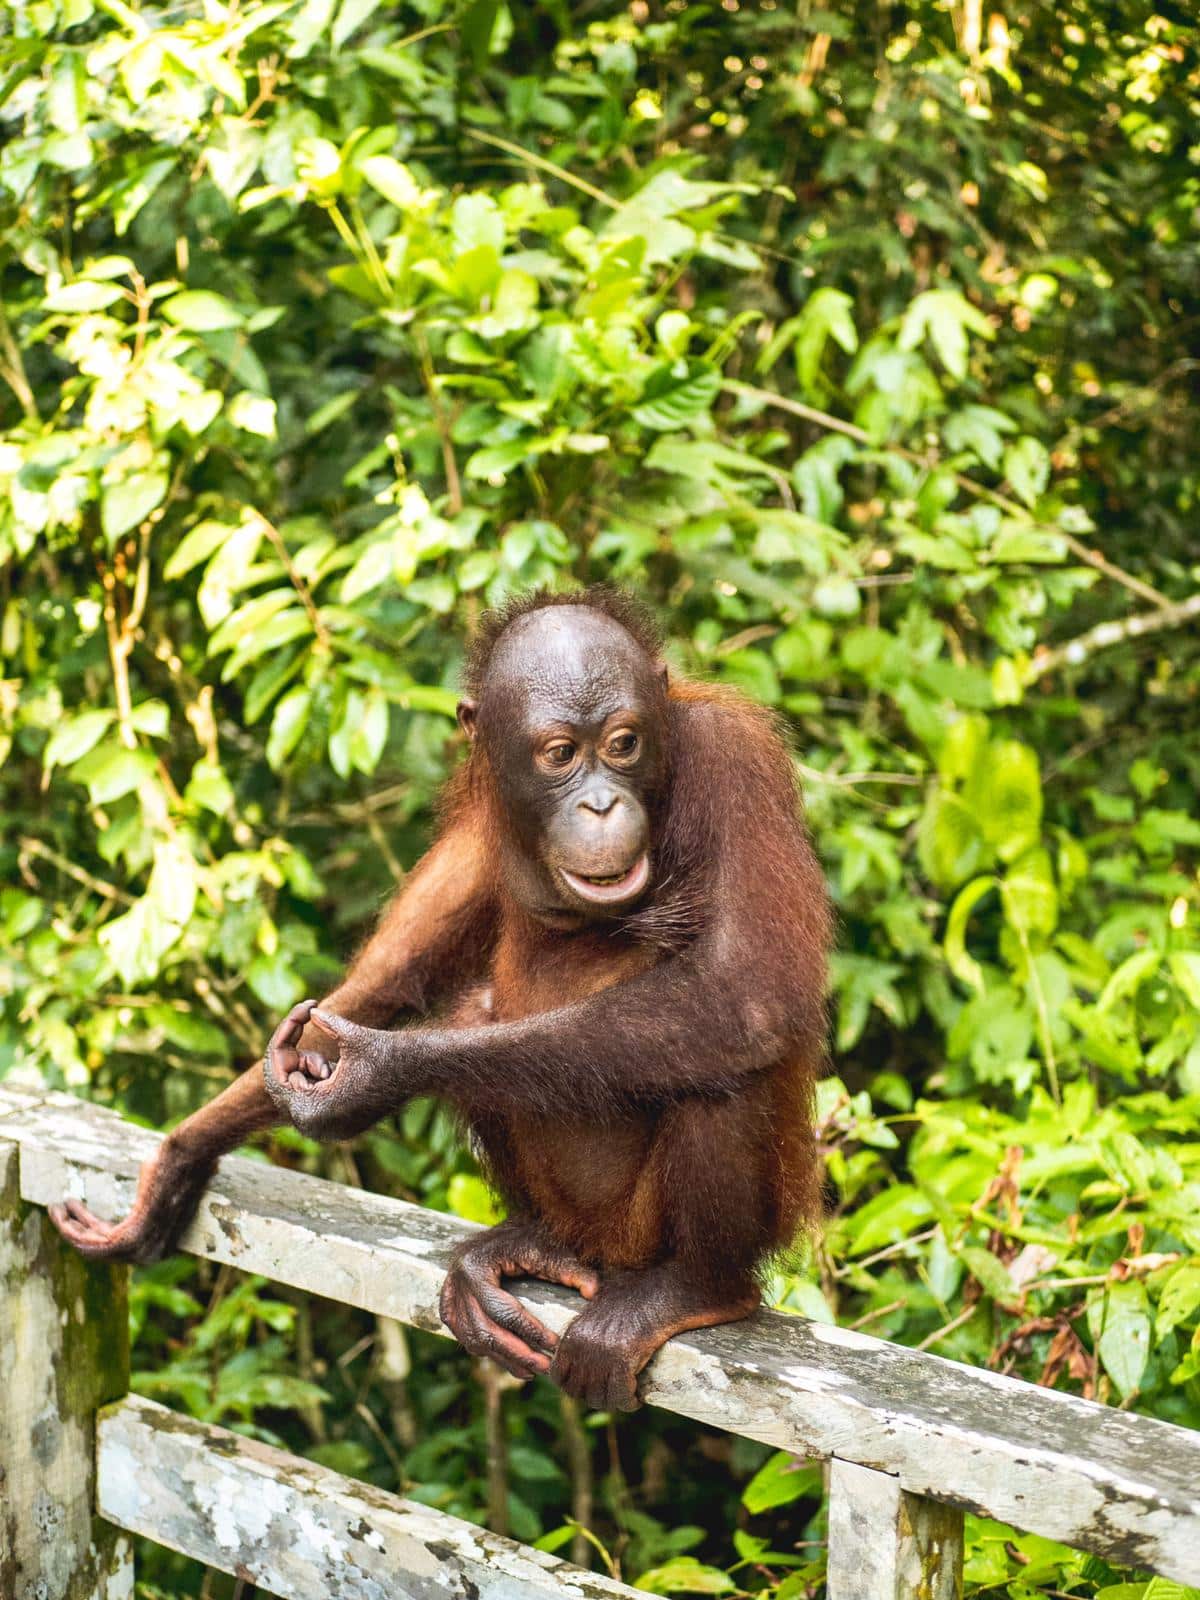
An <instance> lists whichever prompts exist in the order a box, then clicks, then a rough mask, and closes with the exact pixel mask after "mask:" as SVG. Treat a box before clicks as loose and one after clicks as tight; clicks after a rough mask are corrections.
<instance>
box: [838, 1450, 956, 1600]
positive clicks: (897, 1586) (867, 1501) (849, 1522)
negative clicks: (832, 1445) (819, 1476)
mask: <svg viewBox="0 0 1200 1600" xmlns="http://www.w3.org/2000/svg"><path fill="white" fill-rule="evenodd" d="M962 1572H963V1514H962V1512H961V1511H959V1510H958V1509H957V1508H956V1507H955V1506H944V1505H938V1504H937V1502H936V1501H933V1500H926V1499H925V1498H924V1497H923V1496H921V1495H915V1494H907V1493H906V1492H905V1491H904V1490H903V1489H902V1488H901V1487H900V1480H899V1478H893V1477H892V1476H891V1474H890V1473H887V1472H876V1471H875V1470H874V1468H872V1467H860V1466H857V1465H856V1464H855V1463H854V1462H852V1461H840V1460H838V1458H837V1457H836V1456H835V1457H834V1458H833V1460H832V1461H831V1462H830V1463H829V1568H828V1576H827V1579H826V1581H827V1583H828V1588H829V1600H962Z"/></svg>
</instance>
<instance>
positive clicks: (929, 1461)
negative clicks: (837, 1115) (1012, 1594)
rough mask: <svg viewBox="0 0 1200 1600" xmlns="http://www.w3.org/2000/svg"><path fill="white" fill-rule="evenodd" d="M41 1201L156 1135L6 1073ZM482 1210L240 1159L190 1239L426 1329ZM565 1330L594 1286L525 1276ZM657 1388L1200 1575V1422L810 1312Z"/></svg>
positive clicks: (114, 1185) (934, 1489)
mask: <svg viewBox="0 0 1200 1600" xmlns="http://www.w3.org/2000/svg"><path fill="white" fill-rule="evenodd" d="M0 1130H2V1131H3V1133H4V1135H5V1136H6V1137H8V1138H12V1139H16V1140H19V1141H20V1142H21V1145H22V1152H23V1153H22V1161H21V1183H22V1193H23V1195H24V1197H25V1198H26V1199H27V1200H31V1201H34V1202H35V1203H37V1204H40V1205H45V1204H48V1203H50V1202H51V1201H54V1200H58V1199H60V1198H61V1197H62V1195H63V1194H64V1193H68V1192H69V1193H72V1194H78V1195H81V1196H83V1197H84V1198H85V1199H86V1200H87V1201H88V1203H89V1204H90V1205H92V1206H94V1207H95V1209H96V1210H97V1211H98V1212H99V1213H100V1214H101V1215H107V1216H117V1215H120V1214H121V1213H123V1212H124V1211H125V1210H126V1209H127V1208H128V1206H129V1203H130V1201H131V1199H132V1197H133V1190H134V1182H135V1178H136V1174H137V1169H138V1167H139V1165H140V1163H141V1162H142V1161H143V1160H144V1159H145V1158H146V1156H147V1155H149V1154H150V1153H151V1152H152V1151H153V1149H154V1148H155V1145H156V1143H157V1136H156V1135H154V1134H151V1133H148V1132H146V1131H145V1130H143V1129H138V1128H134V1127H132V1126H130V1125H128V1124H123V1123H122V1122H121V1119H120V1118H118V1117H116V1116H114V1115H113V1114H112V1113H110V1112H106V1111H103V1110H101V1109H99V1108H98V1107H94V1106H88V1105H84V1104H81V1103H80V1102H79V1101H77V1100H74V1099H72V1098H71V1097H70V1096H68V1095H53V1094H50V1095H44V1096H41V1097H36V1096H33V1097H31V1096H29V1095H27V1094H23V1093H20V1092H18V1093H15V1094H14V1093H12V1092H11V1091H8V1090H5V1089H2V1088H0ZM469 1230H470V1224H467V1223H463V1222H461V1221H459V1220H458V1219H457V1218H454V1217H447V1216H442V1215H440V1214H439V1213H437V1212H432V1211H426V1210H423V1209H422V1208H421V1207H418V1206H411V1205H406V1204H405V1203H404V1202H402V1201H398V1200H389V1199H385V1198H382V1197H380V1196H374V1195H369V1194H364V1193H362V1191H360V1190H352V1189H347V1188H343V1187H342V1186H341V1185H338V1184H333V1183H327V1182H324V1181H322V1180H320V1179H317V1178H311V1177H307V1176H305V1175H304V1174H302V1173H295V1172H285V1171H283V1170H281V1169H278V1168H271V1167H266V1166H264V1165H263V1164H262V1163H261V1162H257V1163H256V1162H251V1161H246V1160H244V1159H238V1158H236V1157H233V1158H228V1159H226V1160H225V1161H223V1162H222V1163H221V1166H220V1169H219V1171H218V1173H217V1176H216V1178H215V1179H214V1181H213V1184H212V1187H211V1189H210V1191H209V1194H208V1196H207V1198H206V1200H205V1202H204V1204H203V1205H202V1207H201V1210H200V1213H199V1216H198V1217H197V1220H196V1222H195V1223H194V1224H193V1226H192V1228H191V1230H190V1231H189V1233H188V1234H187V1236H186V1238H185V1240H184V1245H183V1247H184V1248H185V1249H186V1250H188V1251H190V1252H192V1253H194V1254H197V1255H202V1256H207V1257H210V1258H211V1259H214V1260H217V1261H224V1262H228V1263H230V1264H231V1265H233V1266H235V1267H240V1268H242V1269H243V1270H245V1271H249V1272H259V1273H263V1274H264V1275H265V1276H267V1277H270V1278H274V1279H275V1280H277V1281H278V1282H281V1283H287V1284H291V1285H294V1286H295V1287H297V1288H301V1289H308V1290H311V1291H312V1292H314V1293H316V1294H320V1295H324V1296H326V1297H328V1298H330V1299H334V1300H341V1301H344V1302H345V1303H346V1304H348V1305H354V1306H359V1307H362V1308H363V1309H365V1310H368V1311H373V1312H376V1313H378V1314H380V1315H382V1316H387V1317H393V1318H395V1319H396V1320H397V1321H400V1322H406V1323H410V1324H412V1325H415V1326H416V1327H420V1328H426V1329H430V1330H432V1331H434V1332H443V1331H444V1330H443V1329H442V1328H441V1326H440V1323H439V1321H438V1315H437V1296H438V1290H439V1288H440V1285H441V1281H442V1275H443V1272H444V1270H445V1265H446V1262H447V1259H448V1256H449V1252H450V1250H451V1248H452V1246H453V1245H454V1243H455V1242H456V1241H457V1240H458V1239H460V1238H462V1236H463V1235H464V1233H466V1232H468V1231H469ZM522 1299H523V1300H524V1301H525V1303H526V1304H527V1305H529V1306H530V1307H531V1309H532V1310H534V1312H535V1313H536V1314H537V1315H538V1316H540V1317H542V1318H543V1319H544V1320H545V1321H546V1322H547V1323H548V1324H550V1326H552V1327H554V1328H556V1329H560V1328H562V1327H563V1326H565V1324H566V1323H567V1321H569V1319H570V1316H571V1315H572V1313H573V1312H574V1311H575V1310H576V1309H578V1306H579V1300H578V1298H577V1297H576V1296H575V1295H573V1294H570V1293H568V1292H567V1291H562V1290H557V1289H554V1288H552V1287H550V1286H548V1285H545V1284H529V1285H528V1286H526V1287H525V1288H524V1289H523V1291H522ZM643 1393H644V1395H645V1397H646V1399H647V1400H648V1401H650V1403H652V1404H654V1405H659V1406H663V1407H665V1408H666V1409H668V1410H671V1411H675V1412H677V1413H679V1414H680V1415H681V1416H685V1417H690V1418H692V1419H694V1420H695V1421H698V1422H704V1423H707V1424H710V1425H711V1426H714V1427H719V1428H724V1429H726V1430H728V1431H729V1432H732V1433H740V1434H744V1435H745V1436H747V1437H748V1438H751V1439H759V1440H761V1441H762V1442H764V1443H766V1444H769V1445H772V1446H774V1447H776V1448H780V1449H787V1450H791V1451H793V1452H794V1453H795V1454H797V1455H815V1456H822V1457H831V1456H838V1457H841V1458H842V1459H844V1460H846V1461H849V1462H853V1463H856V1464H858V1465H860V1466H865V1467H871V1468H874V1469H876V1470H878V1471H881V1472H886V1473H891V1474H893V1475H894V1476H895V1477H897V1478H898V1480H899V1484H900V1487H901V1488H902V1489H904V1490H905V1491H907V1492H909V1493H911V1494H916V1495H927V1496H929V1497H931V1498H933V1499H935V1500H940V1501H943V1502H947V1503H949V1504H952V1505H956V1506H959V1507H962V1508H965V1509H967V1510H971V1511H976V1512H979V1513H980V1514H982V1515H985V1516H991V1517H996V1518H998V1519H999V1520H1001V1521H1003V1522H1009V1523H1012V1524H1014V1525H1015V1526H1016V1527H1018V1528H1022V1529H1025V1530H1027V1531H1029V1532H1033V1533H1040V1534H1043V1535H1045V1536H1046V1537H1047V1538H1051V1539H1058V1540H1061V1541H1062V1542H1063V1543H1064V1544H1068V1545H1073V1546H1075V1547H1076V1548H1079V1549H1084V1550H1089V1551H1093V1552H1095V1553H1096V1554H1097V1555H1102V1556H1105V1557H1107V1558H1108V1559H1110V1560H1113V1561H1117V1562H1122V1563H1125V1564H1128V1565H1131V1566H1136V1567H1142V1568H1146V1569H1149V1570H1150V1571H1154V1572H1159V1573H1162V1574H1163V1575H1164V1576H1167V1577H1173V1578H1176V1579H1178V1580H1180V1581H1181V1582H1184V1583H1191V1584H1197V1583H1200V1435H1198V1434H1195V1433H1192V1432H1190V1431H1189V1430H1187V1429H1184V1428H1179V1427H1175V1426H1172V1425H1170V1424H1167V1423H1163V1422H1155V1421H1152V1420H1150V1419H1149V1418H1146V1417H1139V1416H1135V1415H1131V1414H1130V1413H1128V1412H1118V1411H1115V1410H1112V1409H1110V1408H1107V1407H1104V1406H1099V1405H1095V1404H1093V1403H1091V1402H1089V1401H1085V1400H1080V1399H1077V1398H1076V1397H1074V1396H1071V1395H1065V1394H1060V1393H1057V1392H1055V1391H1053V1390H1047V1389H1039V1388H1037V1387H1036V1386H1034V1385H1032V1384H1027V1383H1022V1382H1020V1381H1019V1380H1017V1379H1013V1378H1005V1377H1002V1376H1000V1375H999V1374H997V1373H992V1372H987V1371H984V1370H982V1369H980V1368H975V1367H966V1366H962V1365H960V1364H959V1363H957V1362H953V1361H947V1360H944V1359H943V1358H941V1357H939V1356H934V1355H928V1354H923V1353H920V1352H918V1351H914V1350H908V1349H905V1348H903V1347H902V1346H899V1345H891V1344H887V1343H885V1342H884V1341H883V1340H880V1339H873V1338H871V1337H869V1336H868V1335H867V1334H863V1333H855V1332H852V1331H850V1330H848V1329H842V1328H830V1327H825V1326H823V1325H821V1324H818V1323H812V1322H808V1321H806V1320H805V1319H803V1318H800V1317H788V1316H781V1315H778V1314H773V1313H769V1312H768V1313H760V1314H759V1315H758V1316H756V1317H755V1318H753V1319H752V1320H751V1321H749V1322H743V1323H737V1324H734V1325H733V1326H730V1327H725V1328H712V1329H708V1330H706V1331H704V1332H700V1333H690V1334H686V1335H683V1336H682V1337H680V1338H678V1339H673V1340H672V1341H671V1342H670V1344H669V1345H668V1346H667V1347H666V1348H665V1349H664V1350H663V1351H662V1352H661V1353H660V1354H659V1355H658V1356H657V1357H656V1358H655V1360H654V1362H653V1363H652V1364H651V1366H650V1367H649V1368H648V1369H647V1373H646V1377H645V1380H644V1383H643Z"/></svg>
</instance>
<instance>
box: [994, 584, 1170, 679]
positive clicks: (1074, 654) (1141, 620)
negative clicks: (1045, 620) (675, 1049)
mask: <svg viewBox="0 0 1200 1600" xmlns="http://www.w3.org/2000/svg"><path fill="white" fill-rule="evenodd" d="M1195 618H1200V593H1197V594H1190V595H1188V597H1187V599H1186V600H1179V601H1176V602H1175V603H1174V604H1172V605H1168V606H1166V607H1164V608H1163V609H1162V610H1161V611H1139V612H1137V613H1136V615H1134V616H1132V617H1123V618H1122V619H1120V620H1119V621H1116V622H1101V623H1098V624H1097V625H1096V627H1094V628H1089V629H1088V631H1087V633H1081V634H1080V635H1079V637H1078V638H1076V639H1068V640H1067V642H1066V644H1060V645H1058V646H1056V647H1055V648H1054V649H1053V650H1039V651H1038V653H1037V654H1036V655H1035V656H1034V658H1033V660H1032V661H1031V662H1030V664H1029V667H1028V669H1027V671H1026V673H1025V684H1026V687H1028V686H1029V685H1030V684H1031V683H1036V682H1037V681H1038V679H1039V678H1044V677H1046V676H1047V675H1048V674H1049V673H1051V672H1057V671H1058V669H1059V668H1060V667H1079V666H1082V665H1083V663H1084V662H1085V661H1087V660H1088V659H1089V658H1090V657H1091V656H1094V655H1095V654H1096V653H1097V651H1100V650H1109V649H1111V648H1112V646H1113V645H1117V644H1126V643H1128V642H1129V640H1131V639H1142V638H1145V636H1146V635H1147V634H1152V633H1162V632H1164V631H1165V630H1166V629H1168V628H1183V627H1186V625H1187V624H1188V623H1189V622H1191V621H1193V620H1194V619H1195Z"/></svg>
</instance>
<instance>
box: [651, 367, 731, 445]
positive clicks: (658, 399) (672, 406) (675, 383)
mask: <svg viewBox="0 0 1200 1600" xmlns="http://www.w3.org/2000/svg"><path fill="white" fill-rule="evenodd" d="M720 387H721V375H720V373H719V372H718V371H717V370H716V368H714V367H708V366H705V365H703V364H702V363H701V362H698V361H693V362H690V363H689V364H688V365H687V367H686V368H685V370H684V371H683V372H682V373H679V372H678V371H677V370H676V364H675V363H672V364H670V365H668V366H663V367H659V368H657V369H656V370H655V372H654V373H653V374H652V375H651V378H650V381H649V382H648V383H647V385H646V387H645V389H644V390H643V391H642V398H641V400H640V401H639V402H638V404H637V405H636V406H634V408H633V411H632V413H631V415H632V416H633V419H634V421H635V422H640V423H641V425H642V427H643V428H651V429H653V430H655V431H656V432H663V433H666V432H672V431H674V430H675V429H677V428H682V427H684V426H685V425H686V424H687V423H688V422H691V421H692V420H693V419H694V418H696V417H698V416H700V415H701V414H704V415H707V413H708V410H709V407H710V406H711V405H712V403H713V401H714V400H715V399H716V396H717V393H718V391H719V389H720Z"/></svg>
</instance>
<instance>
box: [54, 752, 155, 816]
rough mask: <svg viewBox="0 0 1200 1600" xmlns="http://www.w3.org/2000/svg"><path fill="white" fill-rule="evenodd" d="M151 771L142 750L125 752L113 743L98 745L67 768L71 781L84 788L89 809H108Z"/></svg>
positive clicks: (150, 761) (149, 760)
mask: <svg viewBox="0 0 1200 1600" xmlns="http://www.w3.org/2000/svg"><path fill="white" fill-rule="evenodd" d="M153 771H154V761H153V758H152V757H151V756H149V755H148V754H147V753H146V752H145V751H144V750H127V749H126V748H125V746H124V745H121V744H117V743H116V742H115V741H114V742H110V743H105V744H101V745H98V746H97V747H96V748H95V749H93V750H90V751H89V752H88V753H87V755H85V756H84V757H83V758H82V760H79V761H76V762H75V763H74V765H73V766H72V768H71V777H72V778H74V779H75V781H76V782H77V783H83V784H86V785H87V791H88V797H89V798H90V800H91V802H92V804H93V805H97V806H101V805H108V804H109V803H111V802H112V801H113V800H120V799H122V798H123V796H125V795H127V794H131V793H132V792H133V791H134V790H135V789H136V788H138V786H139V785H140V784H141V783H142V782H143V781H144V780H145V779H146V778H147V777H149V776H150V774H151V773H152V772H153Z"/></svg>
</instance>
